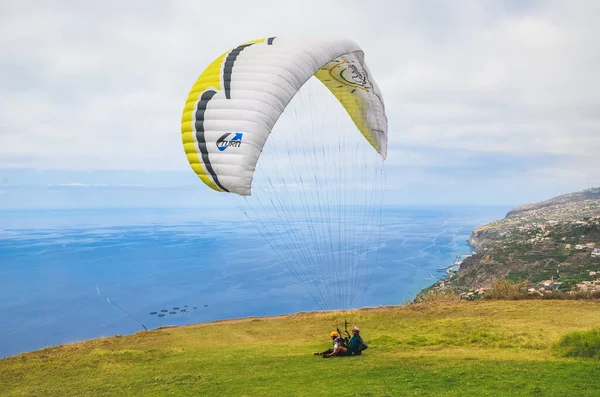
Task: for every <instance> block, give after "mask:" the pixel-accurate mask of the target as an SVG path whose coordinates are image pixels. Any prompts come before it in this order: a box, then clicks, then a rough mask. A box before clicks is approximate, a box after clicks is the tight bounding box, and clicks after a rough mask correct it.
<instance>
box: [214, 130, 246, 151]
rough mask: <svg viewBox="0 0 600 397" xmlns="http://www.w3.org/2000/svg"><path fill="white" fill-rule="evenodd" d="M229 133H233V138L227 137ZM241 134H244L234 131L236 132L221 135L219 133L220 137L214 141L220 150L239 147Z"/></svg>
mask: <svg viewBox="0 0 600 397" xmlns="http://www.w3.org/2000/svg"><path fill="white" fill-rule="evenodd" d="M231 135H233V138H231V139H227V138H229V137H230V136H231ZM243 135H244V134H243V133H242V132H236V133H231V132H228V133H227V134H223V135H221V137H220V138H219V139H217V142H216V145H217V148H218V149H219V150H220V151H221V152H222V151H224V150H225V149H227V148H228V147H240V145H241V144H242V136H243Z"/></svg>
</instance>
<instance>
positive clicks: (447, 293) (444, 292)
mask: <svg viewBox="0 0 600 397" xmlns="http://www.w3.org/2000/svg"><path fill="white" fill-rule="evenodd" d="M459 299H460V298H459V297H458V294H457V293H456V291H454V290H453V289H450V288H448V289H433V290H429V291H427V292H426V293H424V294H422V295H419V296H418V297H417V299H415V300H416V301H417V302H451V301H457V300H459Z"/></svg>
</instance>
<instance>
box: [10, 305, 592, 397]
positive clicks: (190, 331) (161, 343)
mask: <svg viewBox="0 0 600 397" xmlns="http://www.w3.org/2000/svg"><path fill="white" fill-rule="evenodd" d="M345 317H347V318H348V320H349V322H350V323H351V325H359V326H360V327H361V329H362V335H363V338H364V339H365V341H366V342H367V343H368V344H369V349H368V350H366V351H365V353H364V354H363V355H362V356H359V357H343V358H331V359H323V358H321V357H318V356H313V355H312V352H314V351H319V350H325V349H327V348H328V347H329V344H330V342H329V337H328V334H329V332H330V331H331V330H332V329H334V328H335V327H336V326H338V327H339V326H342V325H343V322H344V318H345ZM599 323H600V303H598V302H595V301H482V300H480V301H474V302H465V301H461V302H446V301H436V302H423V303H419V304H414V305H407V306H403V307H384V308H375V309H363V310H359V311H352V312H347V313H344V312H327V313H299V314H295V315H291V316H280V317H265V318H249V319H242V320H231V321H222V322H214V323H207V324H198V325H192V326H186V327H174V328H163V329H158V330H153V331H149V332H146V331H144V332H139V333H137V334H135V335H129V336H119V337H113V338H102V339H95V340H91V341H88V342H83V343H76V344H71V345H63V346H59V347H53V348H47V349H44V350H39V351H35V352H30V353H24V354H21V355H19V356H15V357H10V358H6V359H3V360H0V390H1V391H2V392H1V393H0V394H1V395H2V396H67V395H68V396H164V395H177V396H284V395H285V396H338V395H340V396H465V395H479V396H508V395H510V396H538V395H539V396H542V395H577V396H597V395H598V394H597V390H598V389H600V368H599V367H598V362H597V361H595V360H585V359H579V358H570V357H569V358H565V357H562V356H560V355H557V354H556V347H554V346H555V345H556V344H557V343H559V342H560V341H561V338H562V337H563V336H565V335H568V334H570V333H572V332H577V331H587V330H589V329H591V328H594V327H597V324H599Z"/></svg>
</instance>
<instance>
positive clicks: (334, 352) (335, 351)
mask: <svg viewBox="0 0 600 397" xmlns="http://www.w3.org/2000/svg"><path fill="white" fill-rule="evenodd" d="M346 351H348V349H346V348H345V347H342V346H339V347H338V348H337V349H335V350H334V351H333V352H332V353H331V354H327V355H325V354H323V357H331V356H337V355H339V354H340V353H343V352H346Z"/></svg>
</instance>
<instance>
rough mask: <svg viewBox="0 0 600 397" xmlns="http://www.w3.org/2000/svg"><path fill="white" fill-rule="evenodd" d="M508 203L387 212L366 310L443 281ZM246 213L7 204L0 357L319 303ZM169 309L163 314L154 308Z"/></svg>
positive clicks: (0, 267)
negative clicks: (10, 207) (446, 269)
mask: <svg viewBox="0 0 600 397" xmlns="http://www.w3.org/2000/svg"><path fill="white" fill-rule="evenodd" d="M508 209H509V208H507V207H451V208H441V207H436V208H397V207H386V208H384V211H383V222H382V233H381V238H380V243H381V244H380V245H379V246H380V250H379V254H378V257H377V264H376V265H374V266H373V278H372V280H371V282H370V284H369V289H368V290H366V293H365V295H364V299H363V301H362V306H380V305H396V304H402V303H403V302H404V301H405V300H407V299H409V298H412V297H414V295H415V294H416V293H418V292H419V291H420V290H421V289H423V288H425V287H427V286H428V285H430V284H432V283H433V282H434V281H435V278H434V276H435V275H439V273H436V269H437V268H439V267H442V266H445V265H447V264H450V263H451V262H452V261H453V260H454V258H455V257H456V256H457V255H459V254H464V253H469V252H471V248H470V247H469V246H468V243H467V240H468V237H469V235H470V234H471V231H472V230H473V229H474V228H475V227H476V226H478V225H481V224H485V223H488V222H490V221H493V220H495V219H498V218H501V217H503V216H504V214H505V213H506V211H507V210H508ZM238 215H239V214H236V213H232V212H231V211H227V210H218V209H215V210H214V211H209V213H208V214H207V211H202V210H199V209H93V210H92V209H90V210H82V209H78V210H35V211H34V210H29V211H0V313H1V314H0V357H3V356H10V355H15V354H19V353H20V352H23V351H29V350H35V349H40V348H43V347H46V346H53V345H58V344H63V343H71V342H76V341H82V340H87V339H91V338H97V337H102V336H111V335H115V334H129V333H134V332H137V331H139V330H140V329H142V326H141V325H140V324H139V323H138V321H139V322H141V323H142V324H144V326H145V327H147V328H148V329H153V328H156V327H160V326H165V325H184V324H191V323H197V322H206V321H213V320H219V319H226V318H237V317H247V316H264V315H277V314H285V313H294V312H298V311H311V310H319V309H320V308H319V306H318V305H317V304H316V303H315V302H314V301H313V300H312V299H311V298H310V296H309V295H308V294H307V292H306V290H305V289H304V288H303V287H302V285H301V284H300V283H299V282H298V281H297V279H296V278H295V277H294V275H293V274H292V273H291V272H290V271H289V270H288V269H287V268H286V266H284V265H283V264H282V263H281V260H280V258H278V257H277V255H276V254H275V253H273V251H272V250H271V249H270V247H269V245H268V244H266V243H265V241H264V239H263V238H262V237H261V235H260V234H259V233H257V232H256V229H255V228H253V226H252V225H251V224H249V222H248V221H247V220H243V219H240V217H239V216H238ZM175 307H177V308H178V309H173V308H175ZM121 309H122V310H121ZM161 310H167V313H166V314H165V316H164V317H158V315H157V314H150V313H151V312H158V313H161ZM181 310H187V311H183V312H182V311H181ZM171 312H172V313H174V314H169V313H171Z"/></svg>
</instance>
